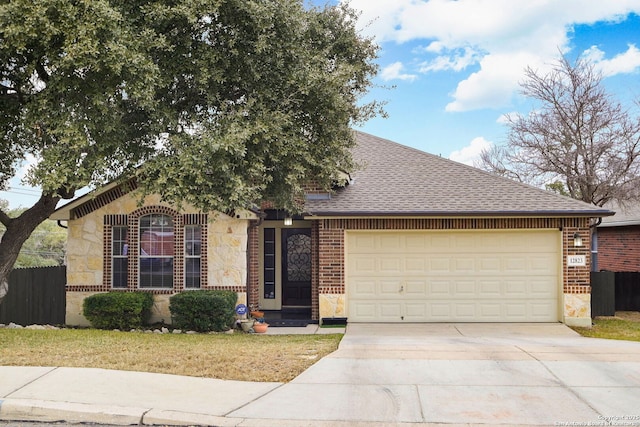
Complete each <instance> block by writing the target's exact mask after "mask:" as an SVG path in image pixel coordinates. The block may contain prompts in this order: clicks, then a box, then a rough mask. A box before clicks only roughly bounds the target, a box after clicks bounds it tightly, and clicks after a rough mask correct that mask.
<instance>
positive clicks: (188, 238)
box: [184, 225, 202, 256]
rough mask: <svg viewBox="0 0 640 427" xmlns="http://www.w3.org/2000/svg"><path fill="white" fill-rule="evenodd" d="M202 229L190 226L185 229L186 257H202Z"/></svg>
mask: <svg viewBox="0 0 640 427" xmlns="http://www.w3.org/2000/svg"><path fill="white" fill-rule="evenodd" d="M201 233H202V228H201V227H200V226H199V225H190V226H187V227H185V228H184V251H185V255H189V256H200V249H201V245H200V243H201V237H200V235H201Z"/></svg>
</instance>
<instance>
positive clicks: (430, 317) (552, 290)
mask: <svg viewBox="0 0 640 427" xmlns="http://www.w3.org/2000/svg"><path fill="white" fill-rule="evenodd" d="M346 247H347V265H346V275H347V296H348V308H347V311H348V316H349V319H350V321H353V322H359V321H388V322H399V321H414V322H424V321H426V322H447V321H470V322H471V321H491V322H500V321H508V322H514V321H521V322H523V321H545V322H551V321H557V320H558V297H559V293H560V292H559V283H560V280H559V277H560V276H559V274H560V267H559V264H560V261H561V259H560V255H559V252H560V235H559V232H558V231H532V232H522V231H483V232H451V231H447V232H434V231H416V232H413V231H394V232H384V231H371V232H347V245H346ZM530 249H531V250H530ZM372 305H373V306H374V308H371V306H372Z"/></svg>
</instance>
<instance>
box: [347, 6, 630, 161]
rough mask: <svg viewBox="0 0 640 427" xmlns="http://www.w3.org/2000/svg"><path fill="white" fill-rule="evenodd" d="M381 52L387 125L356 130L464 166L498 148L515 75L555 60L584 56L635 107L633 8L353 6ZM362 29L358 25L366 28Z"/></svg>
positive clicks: (515, 104)
mask: <svg viewBox="0 0 640 427" xmlns="http://www.w3.org/2000/svg"><path fill="white" fill-rule="evenodd" d="M350 4H351V6H352V7H353V8H354V9H357V10H360V11H361V12H362V15H361V17H360V21H359V22H360V27H361V31H362V32H363V33H364V34H367V35H369V36H373V37H374V38H375V40H376V41H377V43H378V44H379V46H380V48H381V49H380V55H379V59H378V63H379V65H380V74H379V76H378V77H377V78H376V80H375V82H376V83H377V84H378V85H385V86H393V88H392V89H388V90H383V89H375V90H373V91H372V92H371V96H372V97H374V98H375V99H378V100H382V101H386V102H387V105H386V111H387V112H388V115H389V117H388V118H386V119H384V118H376V119H373V120H370V121H369V122H368V123H366V124H365V125H364V126H363V127H362V128H361V129H362V130H363V131H366V132H369V133H372V134H375V135H377V136H381V137H384V138H388V139H391V140H394V141H396V142H399V143H401V144H405V145H409V146H412V147H415V148H419V149H421V150H424V151H427V152H430V153H433V154H437V155H441V156H443V157H447V158H451V159H452V160H456V161H460V162H463V163H467V164H473V162H474V160H476V159H477V157H478V154H479V152H480V151H481V150H482V149H483V148H487V147H489V146H490V145H491V144H503V143H504V141H505V140H506V136H507V130H508V129H507V128H506V127H505V126H504V125H503V124H502V123H501V118H503V117H504V115H505V114H507V113H514V112H521V113H526V112H528V111H530V110H531V109H532V108H534V106H533V105H532V104H531V103H530V102H529V101H528V100H526V99H523V98H522V96H521V95H520V94H519V86H518V83H519V82H521V81H522V80H523V78H524V74H523V71H524V68H525V67H527V66H531V67H533V68H535V69H537V70H539V72H542V73H544V72H545V70H546V69H548V67H549V66H550V65H551V64H552V63H553V62H554V61H555V60H557V59H558V57H559V55H560V52H562V53H563V54H565V55H567V56H568V57H569V58H570V59H575V58H576V57H578V56H580V55H584V56H587V57H588V58H590V59H591V60H592V61H593V62H594V64H595V65H596V67H598V68H599V70H601V72H602V73H603V75H605V76H606V77H605V79H604V84H605V86H606V87H607V89H608V90H609V92H610V93H611V94H612V95H613V96H614V97H616V98H617V99H619V100H620V101H621V102H622V103H623V104H624V105H626V106H629V107H634V104H633V100H634V99H640V78H639V77H640V16H639V15H640V0H633V1H625V0H615V1H602V0H546V1H545V0H529V1H526V2H524V1H514V0H458V1H451V0H429V1H426V0H393V1H392V0H352V1H351V2H350ZM367 22H368V23H369V24H368V25H365V23H367Z"/></svg>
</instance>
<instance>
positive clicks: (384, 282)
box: [377, 279, 402, 299]
mask: <svg viewBox="0 0 640 427" xmlns="http://www.w3.org/2000/svg"><path fill="white" fill-rule="evenodd" d="M378 287H379V292H378V295H377V297H378V298H382V299H386V298H389V297H398V296H401V294H400V290H401V288H402V281H401V280H400V279H393V280H389V279H381V280H379V281H378Z"/></svg>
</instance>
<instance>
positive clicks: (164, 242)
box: [138, 214, 175, 288]
mask: <svg viewBox="0 0 640 427" xmlns="http://www.w3.org/2000/svg"><path fill="white" fill-rule="evenodd" d="M138 228H139V235H138V236H139V242H140V249H139V254H138V257H139V258H138V262H139V264H138V274H139V281H138V283H139V287H140V288H173V256H174V253H175V250H174V249H175V248H174V246H175V242H174V230H173V218H172V217H171V216H169V215H164V214H149V215H145V216H142V217H140V222H139V227H138Z"/></svg>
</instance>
